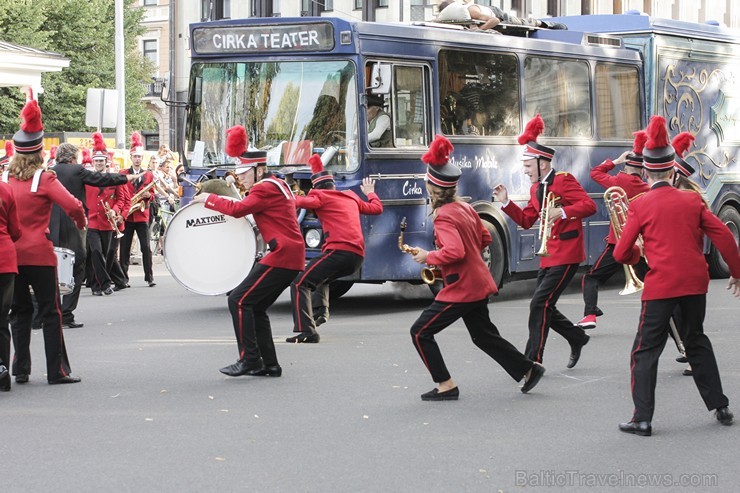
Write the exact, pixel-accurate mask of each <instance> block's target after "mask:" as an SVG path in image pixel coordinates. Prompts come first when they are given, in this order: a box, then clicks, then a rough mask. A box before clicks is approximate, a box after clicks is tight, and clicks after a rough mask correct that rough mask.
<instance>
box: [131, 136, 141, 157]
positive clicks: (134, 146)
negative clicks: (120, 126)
mask: <svg viewBox="0 0 740 493" xmlns="http://www.w3.org/2000/svg"><path fill="white" fill-rule="evenodd" d="M130 152H131V155H132V156H143V155H144V142H143V141H142V140H141V134H140V133H139V132H134V133H132V134H131V149H130Z"/></svg>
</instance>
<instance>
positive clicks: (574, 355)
mask: <svg viewBox="0 0 740 493" xmlns="http://www.w3.org/2000/svg"><path fill="white" fill-rule="evenodd" d="M589 339H591V337H589V336H588V335H586V336H585V339H583V340H582V341H581V342H580V344H577V345H575V346H571V347H570V358H569V359H568V365H567V367H568V368H573V367H574V366H576V363H578V360H579V359H580V358H581V349H583V346H585V345H586V344H588V341H589Z"/></svg>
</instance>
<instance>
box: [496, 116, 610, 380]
mask: <svg viewBox="0 0 740 493" xmlns="http://www.w3.org/2000/svg"><path fill="white" fill-rule="evenodd" d="M544 130H545V122H544V121H543V120H542V117H541V116H540V115H539V114H538V115H536V116H535V117H534V118H533V119H532V120H531V121H530V122H529V123H527V126H526V128H525V130H524V133H523V134H522V135H520V136H519V143H520V144H526V146H525V150H524V155H523V157H522V158H521V159H522V161H523V163H522V166H523V167H524V174H525V175H527V176H528V177H529V179H530V181H531V183H532V186H531V187H530V189H529V193H530V197H529V203H528V204H527V206H526V207H525V208H524V209H522V208H520V207H519V206H518V205H517V204H515V203H514V202H512V201H510V200H509V195H508V192H507V191H506V187H505V186H504V185H501V184H499V185H497V186H496V187H495V188H494V189H493V193H494V195H495V197H496V199H497V200H498V201H500V202H501V204H502V205H503V206H502V209H501V210H502V211H504V212H505V213H506V214H508V215H509V217H511V218H512V219H513V220H514V222H515V223H517V224H518V225H520V226H521V227H522V228H524V229H529V228H531V227H532V226H533V225H534V223H535V222H537V220H538V219H539V220H540V221H543V220H544V218H547V221H548V222H549V223H550V224H549V227H548V228H543V227H542V225H541V226H540V228H541V230H540V231H541V232H542V231H543V230H544V234H543V235H542V236H543V237H542V242H543V244H544V243H545V242H546V251H547V254H545V255H542V254H541V255H542V256H541V257H540V270H539V272H538V273H537V287H536V288H535V291H534V294H533V295H532V301H531V303H530V305H529V340H528V341H527V350H526V355H527V357H528V358H529V359H531V360H533V361H537V362H539V363H541V362H542V357H543V355H544V351H545V342H546V341H547V334H548V331H549V329H550V328H552V330H554V331H555V332H557V333H558V334H560V335H561V336H563V337H564V338H565V339H566V340H567V341H568V344H570V348H571V350H570V359H569V360H568V365H567V366H568V368H573V367H574V366H576V363H578V359H579V358H580V357H581V349H582V348H583V346H585V345H586V343H588V340H589V336H588V335H586V333H585V332H584V331H583V329H582V328H581V327H579V326H577V325H574V324H573V322H571V321H570V320H568V318H567V317H566V316H565V315H563V314H562V313H560V311H559V310H558V309H557V308H556V303H557V302H558V299H559V298H560V295H561V294H563V291H565V288H566V287H567V286H568V283H569V282H570V281H571V279H573V276H574V275H575V273H576V271H577V270H578V264H580V263H581V262H583V261H584V260H585V259H586V251H585V249H584V247H583V225H582V220H583V219H584V218H586V217H589V216H592V215H593V214H595V213H596V204H595V203H594V201H593V200H591V198H590V197H589V196H588V194H587V193H586V191H585V190H583V188H582V187H581V185H580V184H579V183H578V181H577V180H576V179H575V177H574V176H573V175H571V174H570V173H566V172H563V171H561V172H555V169H554V168H553V167H552V162H551V161H552V158H553V157H554V156H555V150H554V149H552V148H550V147H546V146H543V145H541V144H538V143H537V137H538V136H539V135H540V134H541V133H542V132H543V131H544ZM543 202H544V204H545V206H547V207H545V208H544V210H543ZM538 253H539V252H538Z"/></svg>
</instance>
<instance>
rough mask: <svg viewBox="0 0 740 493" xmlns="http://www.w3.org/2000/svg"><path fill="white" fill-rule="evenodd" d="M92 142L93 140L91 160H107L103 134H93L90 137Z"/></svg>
mask: <svg viewBox="0 0 740 493" xmlns="http://www.w3.org/2000/svg"><path fill="white" fill-rule="evenodd" d="M92 140H93V148H92V158H93V159H108V148H107V146H106V145H105V140H104V139H103V134H101V133H100V132H95V133H94V134H93V136H92Z"/></svg>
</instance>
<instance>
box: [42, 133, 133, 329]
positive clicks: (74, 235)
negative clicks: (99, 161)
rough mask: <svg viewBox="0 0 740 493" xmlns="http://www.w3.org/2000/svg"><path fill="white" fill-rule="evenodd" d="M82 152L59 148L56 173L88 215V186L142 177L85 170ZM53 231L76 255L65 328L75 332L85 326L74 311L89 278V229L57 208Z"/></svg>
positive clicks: (53, 236)
mask: <svg viewBox="0 0 740 493" xmlns="http://www.w3.org/2000/svg"><path fill="white" fill-rule="evenodd" d="M78 153H79V149H78V148H77V146H75V145H73V144H69V143H64V144H61V145H60V146H59V148H57V156H56V157H57V163H56V165H55V166H54V172H56V174H57V179H58V180H59V182H60V183H61V184H62V185H64V187H65V188H66V189H67V190H68V191H69V193H71V194H72V195H74V196H75V198H77V199H78V200H79V201H81V202H82V205H83V207H84V208H85V214H87V205H86V204H85V195H86V194H85V185H92V186H97V187H114V186H116V185H123V184H125V183H127V182H129V181H133V180H135V179H137V178H138V175H129V176H125V175H119V174H117V173H98V172H96V171H90V170H88V169H85V168H83V167H82V166H81V165H80V164H78V162H77V161H78V159H77V155H78ZM49 231H50V232H51V241H52V243H54V246H55V247H62V248H69V249H70V250H72V251H73V252H75V263H74V268H73V272H74V282H75V286H74V290H73V291H72V292H71V293H70V294H67V295H64V296H62V326H63V327H65V328H73V329H74V328H77V327H82V325H83V324H82V323H78V322H75V316H74V310H75V309H76V308H77V300H78V299H79V298H80V289H81V288H82V282H83V280H84V278H85V261H86V256H87V247H86V238H87V228H85V229H83V230H78V229H77V227H76V226H75V224H74V222H73V221H72V219H71V218H70V217H69V216H67V214H65V212H64V211H63V210H62V209H61V208H59V207H58V206H57V205H54V207H53V208H52V211H51V219H50V221H49Z"/></svg>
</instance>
